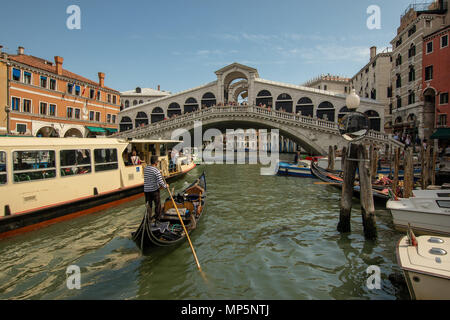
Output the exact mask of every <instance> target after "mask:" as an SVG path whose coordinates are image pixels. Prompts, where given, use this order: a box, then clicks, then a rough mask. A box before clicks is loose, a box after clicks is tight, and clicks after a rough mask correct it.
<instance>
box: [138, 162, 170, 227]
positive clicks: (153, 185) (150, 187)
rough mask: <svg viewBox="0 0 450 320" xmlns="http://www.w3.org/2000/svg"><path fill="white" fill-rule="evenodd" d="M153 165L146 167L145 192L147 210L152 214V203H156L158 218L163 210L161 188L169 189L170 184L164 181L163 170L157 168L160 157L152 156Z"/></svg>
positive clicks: (156, 216) (156, 215)
mask: <svg viewBox="0 0 450 320" xmlns="http://www.w3.org/2000/svg"><path fill="white" fill-rule="evenodd" d="M150 162H151V165H150V166H147V167H145V169H144V194H145V203H146V207H147V212H148V214H149V215H150V217H151V218H153V216H152V204H153V202H154V203H155V218H156V219H157V218H158V217H159V215H160V212H161V197H160V194H159V189H161V188H164V189H168V188H169V184H166V183H165V182H164V179H163V177H162V174H161V172H160V171H159V169H158V168H157V166H158V162H159V160H158V157H157V156H152V157H151V160H150Z"/></svg>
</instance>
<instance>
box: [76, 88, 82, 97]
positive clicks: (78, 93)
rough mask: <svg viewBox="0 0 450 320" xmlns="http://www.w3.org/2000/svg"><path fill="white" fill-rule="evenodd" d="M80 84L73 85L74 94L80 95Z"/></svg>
mask: <svg viewBox="0 0 450 320" xmlns="http://www.w3.org/2000/svg"><path fill="white" fill-rule="evenodd" d="M80 91H81V89H80V86H75V95H77V96H79V95H80Z"/></svg>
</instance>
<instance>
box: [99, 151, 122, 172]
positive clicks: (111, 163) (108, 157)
mask: <svg viewBox="0 0 450 320" xmlns="http://www.w3.org/2000/svg"><path fill="white" fill-rule="evenodd" d="M94 157H95V171H96V172H100V171H108V170H116V169H118V168H119V163H118V161H117V149H95V150H94Z"/></svg>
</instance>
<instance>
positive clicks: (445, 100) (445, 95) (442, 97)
mask: <svg viewBox="0 0 450 320" xmlns="http://www.w3.org/2000/svg"><path fill="white" fill-rule="evenodd" d="M439 104H448V92H445V93H441V94H440V95H439Z"/></svg>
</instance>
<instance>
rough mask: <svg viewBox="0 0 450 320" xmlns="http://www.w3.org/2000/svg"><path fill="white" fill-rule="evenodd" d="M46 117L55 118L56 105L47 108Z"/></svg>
mask: <svg viewBox="0 0 450 320" xmlns="http://www.w3.org/2000/svg"><path fill="white" fill-rule="evenodd" d="M48 115H50V116H52V117H54V116H56V104H50V105H49V106H48Z"/></svg>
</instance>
